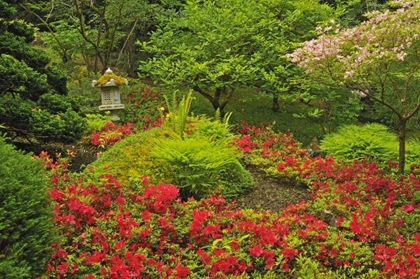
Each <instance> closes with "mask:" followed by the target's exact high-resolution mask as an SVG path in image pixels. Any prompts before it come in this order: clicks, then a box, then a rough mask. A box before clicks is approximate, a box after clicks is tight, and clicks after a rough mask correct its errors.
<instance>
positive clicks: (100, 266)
mask: <svg viewBox="0 0 420 279" xmlns="http://www.w3.org/2000/svg"><path fill="white" fill-rule="evenodd" d="M253 129H255V131H256V132H257V134H258V133H265V130H266V129H265V128H264V129H265V130H264V129H262V130H258V129H259V128H253ZM267 135H268V133H267ZM267 138H268V140H272V141H273V143H272V144H267V145H265V142H264V138H257V139H258V140H255V138H250V139H251V140H252V141H250V143H251V144H250V145H249V146H250V148H253V149H251V151H253V150H256V149H257V148H256V147H261V148H260V150H259V151H258V152H261V154H263V155H264V156H266V158H267V161H265V162H264V163H265V164H266V166H269V164H268V163H267V162H268V161H270V158H271V157H270V155H268V154H270V152H271V154H272V156H273V158H272V159H271V162H272V163H273V164H277V165H274V170H275V171H277V172H278V173H279V175H286V176H287V175H289V176H290V174H291V173H293V175H297V176H298V177H299V179H301V180H302V181H304V182H305V183H306V184H308V185H309V187H310V188H311V191H312V197H313V200H312V201H309V202H301V203H299V204H296V205H291V206H289V207H287V208H285V209H284V210H283V211H282V212H278V213H273V212H256V211H253V210H248V209H242V210H240V209H234V208H232V207H231V206H229V205H228V204H227V202H225V200H224V199H222V198H220V197H215V196H213V197H210V198H207V199H203V200H200V201H195V200H188V201H187V202H181V201H180V199H179V198H178V188H177V187H176V186H174V185H166V184H161V185H150V184H149V182H148V179H147V177H143V178H142V183H143V185H144V186H145V188H144V189H145V190H144V191H142V192H138V190H136V189H130V188H128V187H126V186H124V185H120V184H119V183H118V181H116V180H115V179H114V178H113V177H111V176H103V177H102V179H101V180H100V181H99V182H95V183H93V182H91V181H83V179H82V178H79V177H76V176H73V175H70V176H69V175H68V172H66V168H65V167H64V166H62V165H61V166H60V164H61V163H60V161H58V162H56V163H52V162H51V161H49V160H47V158H45V159H44V161H45V162H46V163H48V164H49V167H51V168H52V171H51V177H52V178H53V179H52V180H51V183H52V185H53V186H54V188H53V189H52V190H51V192H50V196H51V198H52V199H53V202H54V204H55V212H54V213H55V221H56V225H57V229H58V230H59V232H60V234H61V236H62V241H61V242H60V243H55V244H54V249H55V251H56V252H55V254H54V255H53V257H52V258H51V261H50V262H49V264H48V272H47V274H45V276H43V277H42V278H65V277H73V278H291V277H297V278H298V277H301V278H344V277H346V278H417V277H419V276H420V234H418V231H419V230H420V225H419V224H420V222H419V220H420V203H419V199H418V196H419V193H420V176H419V172H418V170H417V169H413V172H412V173H411V174H410V175H408V176H393V175H388V174H385V173H384V172H383V171H382V170H381V169H380V168H379V167H378V166H377V165H376V164H374V163H366V162H354V163H353V164H345V163H342V162H337V161H335V160H334V159H333V158H332V157H327V158H321V157H315V158H311V157H310V156H308V155H307V154H306V153H304V152H302V151H301V150H302V149H301V148H300V147H299V145H298V144H297V143H295V142H294V141H293V138H292V137H291V136H288V135H283V136H281V135H272V136H270V137H267ZM239 142H240V140H239ZM239 142H238V143H239ZM253 142H254V143H257V144H259V145H257V144H255V145H253V144H252V143H253ZM289 143H290V145H288V144H289ZM275 145H277V146H278V147H277V148H281V150H278V153H276V152H274V151H276V148H274V147H273V149H270V148H268V147H272V146H275ZM264 146H267V149H264ZM294 151H297V153H295V152H294ZM279 153H281V154H282V155H279ZM244 154H245V155H244V156H245V157H244V159H245V160H248V159H250V158H246V156H247V155H248V154H250V153H249V152H245V153H244ZM251 154H252V153H251ZM255 154H256V153H255ZM263 155H262V156H263ZM287 156H288V157H287ZM255 158H257V156H256V155H255ZM287 158H289V159H287ZM249 162H251V163H252V160H250V161H249ZM279 164H287V167H286V168H283V167H282V166H280V167H279V166H278V165H279ZM282 171H285V173H282ZM273 173H274V172H273Z"/></svg>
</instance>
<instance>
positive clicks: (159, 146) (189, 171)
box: [150, 134, 254, 199]
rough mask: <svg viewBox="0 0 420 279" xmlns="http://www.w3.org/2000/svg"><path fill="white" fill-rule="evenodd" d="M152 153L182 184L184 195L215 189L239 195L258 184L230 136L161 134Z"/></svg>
mask: <svg viewBox="0 0 420 279" xmlns="http://www.w3.org/2000/svg"><path fill="white" fill-rule="evenodd" d="M150 155H151V158H152V160H157V162H158V164H160V165H161V166H162V169H161V170H160V171H164V173H165V177H166V178H167V179H168V181H167V183H173V184H174V185H177V186H178V187H180V188H181V190H182V191H181V195H182V198H184V199H186V198H188V197H191V196H193V197H195V198H197V199H200V198H203V197H207V196H209V195H211V194H214V193H219V194H221V195H223V196H225V197H232V196H237V195H238V194H242V193H244V192H245V191H246V190H247V188H249V187H250V186H252V185H253V184H254V182H253V179H252V177H251V175H250V174H249V173H248V172H247V171H246V170H245V169H244V168H243V166H242V165H241V164H240V163H239V161H238V157H239V154H238V151H237V149H236V148H234V147H233V146H232V145H231V141H230V140H229V138H225V139H220V140H217V141H210V140H209V139H208V138H207V137H203V136H201V135H200V134H198V135H197V134H195V136H193V137H189V138H185V139H182V138H180V137H173V138H172V139H171V140H168V139H165V138H159V139H156V141H155V144H154V145H153V147H152V151H151V154H150Z"/></svg>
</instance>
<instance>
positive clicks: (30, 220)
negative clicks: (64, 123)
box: [0, 136, 55, 279]
mask: <svg viewBox="0 0 420 279" xmlns="http://www.w3.org/2000/svg"><path fill="white" fill-rule="evenodd" d="M40 164H41V162H39V161H37V160H34V159H32V158H31V157H30V155H25V154H23V153H22V152H19V151H17V150H15V149H14V147H12V146H11V145H9V144H7V143H5V139H4V138H3V137H2V136H0V278H2V279H6V278H7V279H9V278H13V279H14V278H19V279H22V278H35V277H37V276H39V275H41V274H42V273H43V272H44V271H45V267H46V262H47V260H48V259H49V258H50V255H51V254H50V253H51V251H50V248H49V247H50V244H51V243H52V241H53V240H54V235H55V231H54V223H53V219H52V208H51V206H50V204H49V200H48V198H47V190H48V185H49V184H48V182H47V181H46V180H45V178H44V177H43V175H42V168H41V165H40Z"/></svg>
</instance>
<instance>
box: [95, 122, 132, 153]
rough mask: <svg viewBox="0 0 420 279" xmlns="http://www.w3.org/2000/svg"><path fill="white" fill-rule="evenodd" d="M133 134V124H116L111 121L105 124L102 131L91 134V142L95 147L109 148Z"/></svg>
mask: <svg viewBox="0 0 420 279" xmlns="http://www.w3.org/2000/svg"><path fill="white" fill-rule="evenodd" d="M133 133H135V130H134V129H133V124H132V123H127V124H115V123H113V122H111V121H109V122H106V123H105V126H104V127H103V128H102V130H101V131H98V132H96V133H90V142H91V144H93V145H95V146H100V147H102V148H108V147H111V146H112V145H114V143H116V142H118V141H120V140H121V139H123V138H124V137H126V136H128V135H130V134H133Z"/></svg>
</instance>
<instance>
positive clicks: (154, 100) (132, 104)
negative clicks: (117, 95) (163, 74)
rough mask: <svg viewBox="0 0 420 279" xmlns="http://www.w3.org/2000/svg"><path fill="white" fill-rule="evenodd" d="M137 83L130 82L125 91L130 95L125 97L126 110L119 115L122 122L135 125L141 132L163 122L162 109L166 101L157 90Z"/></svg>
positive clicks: (126, 94) (134, 81)
mask: <svg viewBox="0 0 420 279" xmlns="http://www.w3.org/2000/svg"><path fill="white" fill-rule="evenodd" d="M136 81H137V80H130V84H129V85H128V86H127V87H128V89H126V90H125V91H128V93H125V94H124V95H123V103H124V106H125V109H124V110H123V111H121V112H120V113H119V114H118V115H119V117H120V118H121V120H120V121H121V122H124V123H128V122H130V123H133V124H134V125H135V126H136V127H137V128H138V129H139V130H144V129H149V128H151V127H153V126H157V124H158V123H160V122H161V120H162V119H161V117H162V116H161V113H160V108H162V107H163V106H164V103H165V100H164V97H163V95H162V93H161V92H160V91H159V90H157V89H156V88H152V87H151V86H148V85H146V84H143V83H141V82H136ZM133 83H134V85H132V84H133Z"/></svg>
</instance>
